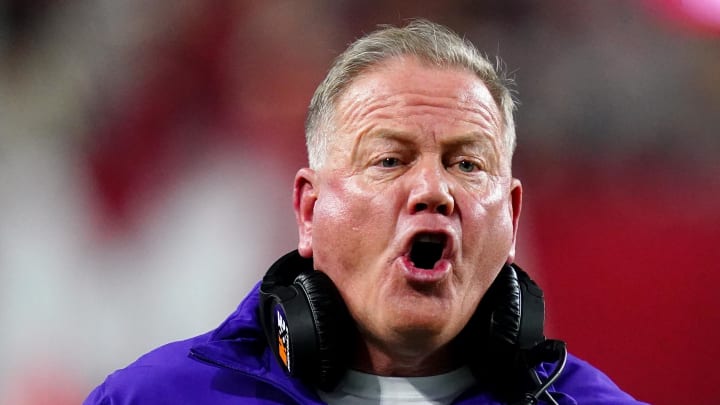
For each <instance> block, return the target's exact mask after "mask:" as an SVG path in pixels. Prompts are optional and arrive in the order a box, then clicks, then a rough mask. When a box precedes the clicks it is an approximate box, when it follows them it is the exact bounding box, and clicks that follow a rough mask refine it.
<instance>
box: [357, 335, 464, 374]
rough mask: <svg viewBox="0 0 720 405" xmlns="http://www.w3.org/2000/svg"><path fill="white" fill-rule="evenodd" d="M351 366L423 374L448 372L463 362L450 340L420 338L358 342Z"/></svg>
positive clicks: (380, 372)
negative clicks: (435, 343) (428, 341)
mask: <svg viewBox="0 0 720 405" xmlns="http://www.w3.org/2000/svg"><path fill="white" fill-rule="evenodd" d="M358 346H359V347H358V350H357V351H356V353H357V355H356V357H355V359H354V362H353V364H352V365H351V368H353V369H356V370H358V371H361V372H364V373H368V374H375V375H380V376H388V377H423V376H431V375H438V374H443V373H447V372H449V371H452V370H455V369H457V368H458V367H460V366H461V365H462V362H461V361H460V360H459V357H458V356H456V355H455V353H454V350H452V344H446V345H444V346H440V347H433V346H432V345H431V344H422V342H417V341H416V342H406V343H404V344H397V343H396V344H392V345H384V344H377V343H375V342H371V341H367V340H364V341H360V342H358Z"/></svg>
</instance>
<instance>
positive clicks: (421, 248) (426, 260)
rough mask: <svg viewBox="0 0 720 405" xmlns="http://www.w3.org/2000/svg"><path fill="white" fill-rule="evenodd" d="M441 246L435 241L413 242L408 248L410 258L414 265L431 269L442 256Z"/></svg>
mask: <svg viewBox="0 0 720 405" xmlns="http://www.w3.org/2000/svg"><path fill="white" fill-rule="evenodd" d="M442 250H443V246H442V244H440V243H435V242H415V243H414V244H413V247H412V249H411V250H410V260H412V262H413V264H414V265H415V267H418V268H421V269H432V268H433V267H434V266H435V262H437V261H438V260H440V257H441V256H442Z"/></svg>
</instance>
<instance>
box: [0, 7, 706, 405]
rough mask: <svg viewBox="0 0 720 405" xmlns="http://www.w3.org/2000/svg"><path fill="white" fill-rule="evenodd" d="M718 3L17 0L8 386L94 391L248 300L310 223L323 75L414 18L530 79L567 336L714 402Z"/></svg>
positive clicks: (532, 153)
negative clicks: (313, 129)
mask: <svg viewBox="0 0 720 405" xmlns="http://www.w3.org/2000/svg"><path fill="white" fill-rule="evenodd" d="M719 9H720V6H719V5H718V2H717V1H700V0H695V1H686V2H680V1H676V0H645V1H636V2H632V1H621V0H612V1H607V2H583V1H574V0H553V1H549V2H542V3H541V2H534V1H529V0H516V1H485V2H475V1H467V0H453V1H446V2H435V1H400V0H395V1H362V2H360V1H344V2H333V1H321V0H313V1H311V0H306V1H279V0H275V1H268V2H236V1H223V0H218V1H213V2H206V1H201V0H182V1H178V2H173V3H172V4H171V3H167V2H156V3H152V5H148V4H141V3H134V2H130V3H122V4H119V3H110V2H92V1H81V0H75V1H66V2H46V1H40V0H35V1H29V2H28V1H6V2H4V3H3V4H2V5H1V6H0V10H2V24H0V25H1V27H2V28H0V29H1V31H0V34H2V35H0V38H1V39H0V141H1V142H2V143H0V181H2V185H3V187H2V194H1V195H0V303H1V304H2V305H0V325H3V326H2V329H3V330H2V332H0V355H2V357H3V359H4V361H3V363H2V365H0V381H2V383H0V393H6V394H0V403H13V404H18V403H43V402H48V401H43V400H42V398H44V399H46V400H49V399H51V398H53V399H54V400H53V401H51V402H53V403H62V402H63V400H62V398H66V400H65V402H64V403H76V402H77V398H79V397H82V396H84V395H85V393H86V392H89V390H90V389H91V387H92V386H94V385H97V384H98V383H99V382H100V381H101V380H102V378H104V376H105V375H106V374H108V373H109V372H111V371H112V370H113V369H115V368H119V367H122V366H123V365H125V364H127V363H129V362H130V361H132V360H133V359H134V358H135V357H137V356H138V355H140V354H141V353H143V352H145V351H147V350H149V349H150V348H152V347H153V346H156V345H159V344H161V343H163V342H166V341H169V340H174V339H181V338H184V337H187V336H190V335H193V334H197V333H200V332H202V331H204V330H207V329H210V328H212V327H214V326H215V325H216V324H217V323H219V322H220V321H221V320H222V319H223V317H224V316H225V315H226V314H227V313H229V312H231V311H232V309H233V308H234V305H236V303H237V302H238V301H239V300H240V298H241V297H242V296H244V294H245V293H246V291H247V290H248V289H249V288H250V287H251V286H252V284H254V282H255V281H257V280H258V279H259V278H260V277H261V275H262V273H263V272H264V270H265V269H266V268H267V266H268V265H269V264H270V263H272V261H273V260H274V259H275V258H276V257H277V256H278V255H280V254H282V253H283V252H285V251H286V250H289V249H292V248H294V244H295V243H296V236H295V232H296V231H295V226H294V222H293V218H292V214H291V204H290V188H291V184H292V177H293V175H294V172H295V170H297V168H299V167H301V166H303V165H305V152H304V139H303V119H304V114H305V108H306V106H307V104H308V102H309V99H310V96H311V94H312V91H313V90H314V87H315V86H316V85H317V83H318V82H319V81H320V80H321V78H322V77H323V75H324V74H325V70H326V69H327V67H328V65H329V63H330V61H331V60H332V58H333V57H334V56H335V55H337V53H339V52H340V51H341V50H342V49H343V48H344V46H345V45H346V44H347V43H349V42H350V41H352V40H353V39H354V38H356V37H357V36H359V35H361V34H362V33H363V32H367V31H369V30H371V29H373V28H374V27H375V26H376V25H377V24H380V23H394V24H397V23H402V21H404V20H405V19H407V18H410V17H425V18H429V19H432V20H435V21H437V22H440V23H443V24H446V25H448V26H450V27H451V28H453V29H454V30H456V31H457V32H459V33H461V34H462V35H465V36H466V37H467V38H469V39H470V40H472V41H473V42H474V43H475V44H476V45H478V47H479V48H480V49H481V50H483V51H484V52H486V53H488V54H489V55H491V57H494V55H495V54H498V55H499V56H500V57H501V58H502V59H503V61H504V64H505V65H507V68H508V70H510V71H511V72H513V75H514V76H515V78H516V81H517V88H518V92H519V94H518V98H519V100H520V101H521V105H520V109H519V111H518V115H517V122H518V131H517V132H518V141H519V147H518V150H517V154H516V158H515V168H514V170H515V175H516V176H517V177H519V178H520V179H521V180H522V181H523V185H524V202H523V215H522V220H521V228H520V246H519V252H518V257H517V260H518V263H520V264H521V265H522V266H523V267H524V268H526V269H527V270H529V271H530V272H531V273H532V274H533V275H534V276H535V277H536V278H538V279H539V281H540V283H541V285H542V286H543V287H544V289H545V292H546V300H547V306H548V327H547V329H548V333H547V334H548V335H550V336H552V337H558V338H562V339H564V340H566V341H567V342H568V345H569V348H570V350H571V351H572V352H573V353H575V354H577V355H579V356H581V357H583V358H585V359H587V360H589V361H590V362H591V363H593V364H595V365H597V366H598V367H600V368H601V369H602V370H604V371H605V372H606V373H607V374H609V375H610V376H611V377H612V378H613V379H614V380H615V381H616V382H617V383H618V384H619V385H620V386H621V387H622V388H624V389H625V390H627V391H628V392H629V393H631V394H632V395H634V396H636V397H637V398H639V399H642V400H644V401H647V402H650V403H653V404H677V403H692V404H713V403H716V402H717V400H716V399H715V398H714V395H715V393H716V390H717V387H718V386H719V385H720V377H719V376H718V373H717V372H716V371H714V370H715V364H716V362H717V361H718V360H720V353H718V349H717V345H716V344H715V342H717V341H718V340H720V326H718V325H720V306H719V305H718V304H717V303H716V302H715V300H714V287H715V286H717V285H718V284H719V282H720V272H718V271H716V270H718V264H717V263H718V262H719V260H718V259H720V250H718V249H717V248H716V246H717V245H718V243H719V242H720V212H719V211H718V209H717V208H718V207H720V163H719V162H718V156H720V153H719V152H720V140H718V139H719V138H718V137H717V133H718V129H720V125H719V124H720V114H718V110H719V109H720V36H719V33H720V23H718V21H719V20H720V17H718V16H719V15H720V12H718V10H719ZM38 370H42V371H38ZM38 376H40V377H42V378H40V377H38ZM60 377H62V379H63V381H65V383H63V384H62V387H61V388H58V387H57V384H56V385H53V384H48V383H47V382H48V381H58V379H59V378H60ZM29 386H31V387H35V388H36V390H35V391H34V392H33V396H32V397H31V396H29V395H25V396H23V395H20V394H19V393H21V392H27V390H26V387H29ZM3 395H4V396H3ZM58 401H60V402H58ZM73 401H74V402H73Z"/></svg>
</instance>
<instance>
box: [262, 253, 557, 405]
mask: <svg viewBox="0 0 720 405" xmlns="http://www.w3.org/2000/svg"><path fill="white" fill-rule="evenodd" d="M544 318H545V302H544V299H543V292H542V290H541V289H540V287H538V285H537V284H535V282H534V281H533V280H532V279H530V277H529V276H528V275H527V274H526V273H525V272H524V271H523V270H521V269H520V268H519V267H517V266H516V265H506V266H503V268H502V270H501V271H500V273H499V274H498V276H497V278H496V279H495V281H494V282H493V284H492V285H491V287H490V288H489V289H488V291H487V292H486V293H485V295H484V296H483V298H482V300H481V302H480V304H479V305H478V308H477V310H476V312H475V314H473V316H472V318H471V320H470V322H468V325H467V326H466V327H465V329H464V330H463V332H462V333H461V334H460V336H459V337H458V339H459V340H460V341H462V343H461V344H462V347H463V353H464V355H466V356H469V357H468V358H470V359H471V360H470V366H471V367H472V369H473V371H474V372H475V373H476V374H478V375H479V377H480V378H479V380H480V381H488V382H490V384H491V387H490V388H491V389H493V390H495V391H496V392H497V393H498V395H500V396H503V397H505V398H508V399H512V398H514V400H517V399H519V398H521V397H527V396H528V395H535V398H537V396H539V395H541V394H543V392H544V390H545V389H547V387H545V388H544V389H543V390H542V391H543V392H537V393H536V394H527V393H528V392H529V390H532V389H534V388H537V386H538V383H539V380H538V379H537V375H536V374H534V370H532V369H533V368H534V367H535V366H536V365H538V364H539V363H540V362H542V361H554V360H557V357H558V356H557V355H556V354H555V353H554V352H555V351H556V349H557V347H550V348H548V347H546V346H548V344H547V343H548V342H550V343H555V342H557V341H549V340H546V339H545V336H544V335H543V323H544ZM260 320H261V323H262V327H263V330H264V331H265V336H266V337H267V341H268V344H269V345H270V348H271V349H272V351H273V353H275V357H276V358H277V360H278V362H279V363H280V364H281V365H282V366H283V367H284V368H285V370H286V371H287V372H288V373H289V374H290V375H292V376H294V377H297V378H299V379H301V380H303V381H306V382H307V383H309V384H311V385H313V386H315V387H317V388H319V389H321V390H324V391H330V390H332V389H333V388H334V387H335V386H336V385H337V383H338V382H339V380H340V378H341V377H342V376H343V374H344V372H345V370H346V369H347V367H348V362H349V361H350V360H351V356H349V355H348V354H347V353H348V352H349V350H352V348H353V347H354V346H353V344H354V339H356V336H357V333H356V331H355V326H354V322H353V320H352V318H351V317H350V314H349V313H348V310H347V307H346V306H345V303H344V302H343V300H342V298H341V296H340V293H339V292H338V290H337V288H336V287H335V285H334V284H333V282H332V281H331V280H330V278H329V277H328V276H327V275H325V273H323V272H321V271H316V270H315V269H314V268H313V261H312V259H306V258H303V257H302V256H300V254H299V253H298V252H297V251H296V250H295V251H292V252H290V253H288V254H286V255H285V256H283V257H281V258H280V259H279V260H278V261H276V262H275V263H274V264H273V265H272V266H271V267H270V269H269V270H268V272H267V273H266V274H265V277H264V278H263V281H262V284H261V286H260ZM550 346H552V345H550ZM563 348H564V345H563ZM550 351H552V352H553V353H550ZM558 368H560V367H558ZM556 371H557V374H559V371H560V370H556ZM533 375H534V378H533ZM555 378H556V376H555ZM553 381H554V379H553ZM547 385H548V386H549V384H547ZM530 403H532V402H530Z"/></svg>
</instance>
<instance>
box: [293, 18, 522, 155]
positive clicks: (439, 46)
mask: <svg viewBox="0 0 720 405" xmlns="http://www.w3.org/2000/svg"><path fill="white" fill-rule="evenodd" d="M400 56H414V57H416V58H418V59H419V60H420V61H421V62H423V63H427V64H430V65H434V66H439V67H458V68H463V69H468V70H469V71H471V72H473V73H475V74H476V75H477V77H478V78H479V79H480V80H482V82H483V83H484V84H485V86H487V88H488V90H489V91H490V94H491V95H492V97H493V99H494V100H495V103H496V104H497V106H498V109H499V110H500V112H501V114H502V117H503V127H504V128H503V132H504V138H505V139H504V140H505V146H506V150H508V151H509V154H510V157H512V153H513V151H514V150H515V122H514V119H513V111H514V110H515V101H514V100H513V93H512V90H511V89H510V83H511V82H510V80H509V79H507V78H506V77H505V76H504V74H503V73H502V72H501V69H500V64H499V63H498V67H497V68H495V67H494V66H493V64H492V63H490V61H489V60H488V59H487V58H486V57H484V56H483V55H481V54H480V52H479V51H478V50H477V48H475V46H474V45H473V44H471V43H470V42H469V41H467V40H465V39H463V38H460V37H459V36H458V35H457V34H456V33H454V32H453V31H451V30H450V29H448V28H447V27H445V26H442V25H440V24H436V23H433V22H430V21H427V20H422V19H417V20H413V21H411V22H410V23H409V24H408V25H406V26H405V27H402V28H398V27H393V26H381V27H380V28H379V29H378V30H377V31H374V32H372V33H370V34H368V35H366V36H364V37H362V38H360V39H358V40H356V41H355V42H353V43H352V44H351V45H350V46H349V47H348V48H347V49H346V50H345V52H343V53H342V54H340V55H339V56H338V57H337V58H336V59H335V61H334V62H333V64H332V67H331V68H330V70H329V71H328V74H327V76H325V79H324V80H323V81H322V82H321V83H320V85H319V86H318V88H317V89H316V90H315V94H314V95H313V97H312V100H311V101H310V107H309V108H308V114H307V119H306V121H305V138H306V144H307V151H308V160H309V164H310V167H311V168H313V169H317V168H319V167H320V166H321V165H322V164H323V162H324V160H325V155H326V154H327V151H328V138H329V137H330V132H331V129H332V120H333V116H334V112H335V106H336V103H337V100H338V99H339V97H340V95H341V94H342V93H343V91H344V90H345V89H347V88H348V87H349V86H350V84H351V83H352V81H353V80H354V79H355V78H356V77H358V76H359V75H360V74H361V73H362V72H363V71H365V70H367V69H368V68H370V67H372V66H374V65H377V64H379V63H381V62H383V61H386V60H388V59H391V58H394V57H400Z"/></svg>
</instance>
